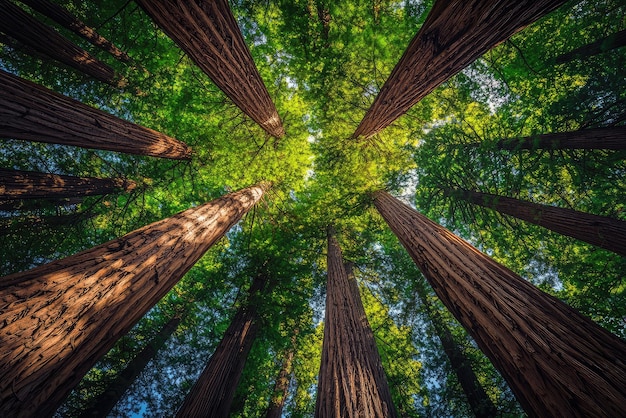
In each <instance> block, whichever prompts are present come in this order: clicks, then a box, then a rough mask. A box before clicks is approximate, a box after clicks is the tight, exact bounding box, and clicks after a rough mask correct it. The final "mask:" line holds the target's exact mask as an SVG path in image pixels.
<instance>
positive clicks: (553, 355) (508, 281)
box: [374, 192, 626, 417]
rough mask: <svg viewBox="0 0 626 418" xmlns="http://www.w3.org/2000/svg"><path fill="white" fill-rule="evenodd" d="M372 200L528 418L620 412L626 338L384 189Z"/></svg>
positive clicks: (625, 388)
mask: <svg viewBox="0 0 626 418" xmlns="http://www.w3.org/2000/svg"><path fill="white" fill-rule="evenodd" d="M374 203H375V205H376V208H377V209H378V211H379V212H380V214H381V215H382V216H383V218H384V219H385V220H386V221H387V223H388V224H389V226H390V228H391V229H392V231H393V232H394V233H395V234H396V236H397V237H398V238H399V239H400V242H401V243H402V245H403V246H404V247H405V248H406V249H407V251H408V252H409V254H410V255H411V257H412V258H413V261H415V264H417V266H418V267H419V268H420V270H421V271H422V273H424V276H426V278H427V279H428V281H429V282H430V284H431V286H432V287H433V289H434V290H435V293H437V296H439V299H441V301H442V302H443V303H444V305H446V307H447V308H448V309H449V310H450V311H451V312H452V314H453V315H454V316H455V317H456V319H457V320H458V321H459V322H460V323H461V324H462V325H463V327H465V329H466V330H467V331H468V333H469V334H470V335H471V336H472V337H473V338H474V340H475V341H476V343H477V344H478V347H479V348H480V349H481V350H482V351H483V352H484V353H485V354H486V355H487V357H489V359H490V360H491V361H492V363H493V364H494V366H495V367H496V368H497V369H498V370H499V371H500V373H502V376H503V377H504V378H505V379H506V380H507V382H508V383H509V385H510V386H511V389H512V390H513V392H514V393H515V395H516V396H517V399H518V400H519V402H520V403H521V404H522V406H523V407H524V409H525V410H526V412H527V413H528V414H529V415H530V416H535V417H549V416H554V417H557V416H559V417H564V416H567V417H600V416H606V417H615V416H621V415H623V412H624V405H626V342H624V341H623V340H621V339H619V338H618V337H616V336H615V335H613V334H611V333H609V332H608V331H606V330H605V329H603V328H601V327H600V326H599V325H597V324H596V323H594V322H593V321H591V320H590V319H589V318H586V317H584V316H582V315H581V314H580V313H578V312H577V311H576V310H574V309H572V308H571V307H569V306H567V305H566V304H565V303H563V302H561V301H560V300H558V299H556V298H554V297H552V296H550V295H548V294H546V293H544V292H542V291H540V290H539V289H537V288H536V287H534V286H533V285H531V284H530V283H528V282H527V281H525V280H524V279H522V278H521V277H519V276H518V275H517V274H515V273H513V272H512V271H510V270H509V269H507V268H506V267H504V266H502V265H500V264H498V263H496V262H495V261H493V260H491V259H490V258H489V257H487V256H486V255H484V254H482V253H481V252H479V251H478V250H476V249H475V248H474V247H472V246H471V245H469V244H468V243H467V242H465V241H464V240H462V239H460V238H459V237H457V236H455V235H454V234H452V233H451V232H450V231H448V230H447V229H445V228H443V227H442V226H439V225H437V224H435V223H434V222H432V221H430V220H429V219H428V218H426V217H425V216H423V215H421V214H419V213H417V212H416V211H415V210H413V209H411V208H410V207H408V206H406V205H404V204H403V203H401V202H400V201H398V200H397V199H394V198H393V197H392V196H391V195H389V194H388V193H386V192H377V193H376V194H375V200H374Z"/></svg>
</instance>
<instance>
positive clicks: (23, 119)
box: [0, 70, 191, 159]
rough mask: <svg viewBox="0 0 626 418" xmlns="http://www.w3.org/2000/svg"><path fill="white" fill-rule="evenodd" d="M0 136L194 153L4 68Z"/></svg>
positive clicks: (172, 154)
mask: <svg viewBox="0 0 626 418" xmlns="http://www.w3.org/2000/svg"><path fill="white" fill-rule="evenodd" d="M0 136H2V137H4V138H11V139H21V140H25V141H37V142H49V143H53V144H64V145H73V146H78V147H84V148H94V149H101V150H108V151H119V152H124V153H128V154H138V155H149V156H153V157H162V158H172V159H189V158H190V157H191V149H190V148H189V147H188V146H187V145H186V144H184V143H182V142H180V141H178V140H176V139H174V138H170V137H169V136H167V135H164V134H162V133H159V132H156V131H153V130H152V129H148V128H144V127H143V126H139V125H135V124H134V123H131V122H127V121H125V120H122V119H120V118H117V117H115V116H113V115H110V114H108V113H106V112H103V111H101V110H98V109H94V108H92V107H89V106H87V105H85V104H83V103H80V102H79V101H76V100H73V99H70V98H69V97H66V96H63V95H61V94H58V93H55V92H53V91H51V90H48V89H46V88H45V87H42V86H39V85H37V84H35V83H32V82H30V81H27V80H24V79H21V78H19V77H16V76H14V75H12V74H9V73H7V72H4V71H2V70H0Z"/></svg>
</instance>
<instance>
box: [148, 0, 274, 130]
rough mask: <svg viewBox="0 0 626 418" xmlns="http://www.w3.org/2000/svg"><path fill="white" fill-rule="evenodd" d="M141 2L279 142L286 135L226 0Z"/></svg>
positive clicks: (197, 61) (249, 114)
mask: <svg viewBox="0 0 626 418" xmlns="http://www.w3.org/2000/svg"><path fill="white" fill-rule="evenodd" d="M138 3H139V4H140V5H141V7H142V8H143V9H144V10H145V11H146V13H148V14H149V15H150V16H151V17H152V19H153V20H154V21H155V22H156V23H157V24H158V25H159V26H160V27H161V29H163V31H164V32H165V33H166V34H167V35H168V36H169V37H170V38H172V39H173V40H174V41H175V42H176V43H177V44H178V45H179V46H180V47H181V48H182V49H183V50H184V51H185V52H186V53H187V54H188V55H189V57H190V58H191V59H192V60H193V61H194V62H195V63H196V64H197V65H198V66H199V67H200V68H201V69H202V70H203V71H204V72H205V73H206V74H207V75H208V76H209V77H210V78H211V80H213V82H214V83H215V84H216V85H217V86H218V87H219V88H220V89H221V90H222V91H223V92H224V93H225V94H226V95H227V96H228V97H229V98H230V99H231V100H232V101H233V102H234V103H235V104H236V105H237V106H238V107H239V108H240V109H241V110H242V111H243V112H244V113H245V114H246V115H248V116H250V117H251V118H252V119H253V120H254V121H255V122H256V123H258V124H259V125H260V126H261V127H262V128H263V129H264V130H265V131H266V132H268V133H269V134H270V135H272V136H274V137H276V138H280V137H282V136H283V135H284V134H285V131H284V129H283V126H282V123H281V121H280V117H279V116H278V112H277V111H276V107H275V106H274V103H273V102H272V99H271V98H270V95H269V93H268V91H267V89H266V88H265V85H264V84H263V80H262V79H261V75H260V74H259V72H258V70H257V68H256V66H255V65H254V61H253V59H252V55H251V54H250V50H249V49H248V46H247V45H246V43H245V41H244V39H243V35H242V34H241V31H240V30H239V27H238V26H237V21H236V20H235V17H234V16H233V14H232V12H231V10H230V7H229V6H228V1H227V0H213V1H204V2H198V1H191V0H184V1H174V0H162V1H150V0H138Z"/></svg>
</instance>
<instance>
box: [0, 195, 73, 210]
mask: <svg viewBox="0 0 626 418" xmlns="http://www.w3.org/2000/svg"><path fill="white" fill-rule="evenodd" d="M82 201H83V198H82V197H72V198H69V199H65V198H61V199H45V200H21V199H15V200H13V199H12V200H5V201H0V210H2V211H18V210H19V211H33V210H39V209H45V208H55V207H56V208H59V207H67V206H72V205H78V204H80V203H82Z"/></svg>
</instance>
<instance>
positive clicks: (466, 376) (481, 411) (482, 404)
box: [416, 278, 498, 418]
mask: <svg viewBox="0 0 626 418" xmlns="http://www.w3.org/2000/svg"><path fill="white" fill-rule="evenodd" d="M416 281H419V283H418V291H417V295H418V297H419V299H420V301H421V302H422V305H424V309H425V310H426V314H427V315H428V317H429V318H430V320H431V322H432V324H433V328H434V329H435V333H436V334H437V337H438V338H439V341H441V345H442V346H443V351H444V353H446V357H448V360H449V361H450V365H451V366H452V370H453V371H454V374H455V375H456V377H457V379H458V380H459V383H460V384H461V388H462V389H463V393H464V394H465V396H466V397H467V402H468V403H469V405H470V408H471V410H472V412H473V413H474V415H475V416H476V418H491V417H496V416H498V409H497V408H496V406H495V405H494V404H493V402H492V401H491V399H490V398H489V396H487V393H486V392H485V389H484V388H483V387H482V385H481V384H480V382H479V381H478V378H477V377H476V373H474V370H472V362H471V361H470V359H469V358H467V356H466V355H465V352H464V351H463V349H462V348H461V347H460V346H459V345H458V344H457V343H456V341H455V340H454V337H453V336H452V333H451V332H450V329H449V328H448V326H447V325H446V324H445V323H444V321H443V319H442V318H441V315H440V314H439V312H438V311H437V309H436V308H435V307H433V305H432V303H431V302H430V301H429V300H428V296H427V294H426V286H425V283H424V280H423V279H421V278H418V279H416Z"/></svg>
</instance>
